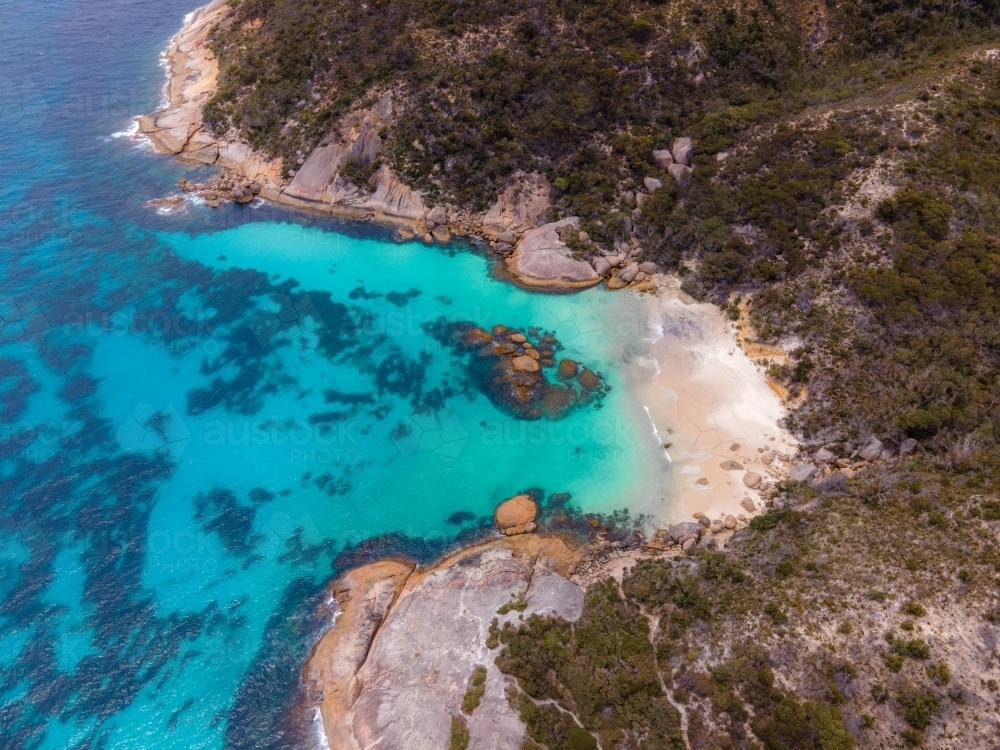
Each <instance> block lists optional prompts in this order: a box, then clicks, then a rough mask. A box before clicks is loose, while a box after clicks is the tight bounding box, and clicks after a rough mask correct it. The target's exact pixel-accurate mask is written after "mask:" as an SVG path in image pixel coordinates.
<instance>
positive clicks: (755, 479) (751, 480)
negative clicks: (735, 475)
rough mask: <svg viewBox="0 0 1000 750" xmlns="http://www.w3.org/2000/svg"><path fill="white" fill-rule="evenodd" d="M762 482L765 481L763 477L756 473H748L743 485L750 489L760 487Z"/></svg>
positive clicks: (744, 477)
mask: <svg viewBox="0 0 1000 750" xmlns="http://www.w3.org/2000/svg"><path fill="white" fill-rule="evenodd" d="M761 481H763V477H761V475H760V474H758V473H757V472H756V471H748V472H747V473H746V474H744V475H743V484H745V485H746V486H747V487H749V488H750V489H753V488H755V487H759V486H760V483H761Z"/></svg>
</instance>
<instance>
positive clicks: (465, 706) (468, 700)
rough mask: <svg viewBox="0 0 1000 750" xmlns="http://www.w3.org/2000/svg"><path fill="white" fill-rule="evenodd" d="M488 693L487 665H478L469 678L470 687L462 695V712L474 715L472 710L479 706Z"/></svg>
mask: <svg viewBox="0 0 1000 750" xmlns="http://www.w3.org/2000/svg"><path fill="white" fill-rule="evenodd" d="M485 694H486V667H484V666H480V665H477V666H476V668H475V669H474V670H473V671H472V677H470V678H469V689H468V690H466V691H465V695H464V696H462V712H463V713H465V714H468V715H469V716H472V712H473V711H475V710H476V709H477V708H479V701H481V700H482V699H483V695H485Z"/></svg>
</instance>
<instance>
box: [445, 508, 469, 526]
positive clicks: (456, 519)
mask: <svg viewBox="0 0 1000 750" xmlns="http://www.w3.org/2000/svg"><path fill="white" fill-rule="evenodd" d="M475 520H476V514H475V513H473V512H472V511H471V510H456V511H455V512H454V513H452V514H451V515H450V516H448V518H447V519H445V523H446V524H448V525H449V526H462V525H463V524H466V523H468V522H469V521H475Z"/></svg>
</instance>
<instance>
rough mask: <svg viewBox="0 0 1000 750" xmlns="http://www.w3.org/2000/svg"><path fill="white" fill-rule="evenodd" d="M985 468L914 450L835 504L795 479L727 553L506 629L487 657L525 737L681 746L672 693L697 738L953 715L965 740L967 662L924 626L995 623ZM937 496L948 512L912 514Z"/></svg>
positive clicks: (801, 741)
mask: <svg viewBox="0 0 1000 750" xmlns="http://www.w3.org/2000/svg"><path fill="white" fill-rule="evenodd" d="M997 469H1000V464H998V463H997V461H996V459H995V458H993V455H992V454H991V453H988V452H987V453H983V454H982V455H981V456H979V457H978V458H977V460H976V461H975V462H973V463H972V464H966V463H956V464H953V465H950V468H942V467H941V466H940V465H939V464H938V463H937V462H935V461H932V460H930V459H929V458H911V459H909V460H908V461H906V462H900V463H898V464H894V465H890V466H888V467H886V468H884V469H883V470H880V471H881V473H880V474H879V477H878V483H879V492H880V494H881V499H880V501H879V502H877V503H872V502H870V497H869V496H870V493H871V491H872V490H871V487H872V482H873V480H862V478H860V477H859V478H858V479H852V480H850V481H849V483H848V490H847V494H846V495H843V496H840V497H838V498H837V499H836V500H835V501H834V500H831V499H830V498H828V497H826V498H824V497H822V496H820V497H819V498H818V499H816V500H815V501H813V500H809V501H808V502H800V501H799V500H798V499H797V497H796V495H795V494H794V490H795V487H793V486H790V487H788V488H786V490H785V493H784V494H783V495H781V496H780V498H779V499H780V500H781V501H782V504H784V503H785V502H788V503H791V504H796V503H799V507H796V508H781V509H779V510H777V511H772V512H770V513H768V514H765V515H763V516H759V517H758V518H759V519H764V521H763V522H762V523H758V524H757V527H756V528H749V529H746V530H744V531H740V532H737V534H736V536H735V537H734V538H733V540H731V542H730V543H729V545H728V546H727V549H726V551H725V552H712V551H707V550H699V551H698V552H696V553H695V554H694V555H693V556H690V557H687V558H684V559H665V560H641V561H639V562H637V563H636V564H635V565H634V566H633V567H631V568H630V569H628V570H627V571H626V573H625V575H624V578H623V580H622V582H621V585H620V587H619V585H618V584H616V583H615V582H614V581H612V580H610V579H609V580H608V581H605V582H604V583H601V584H597V585H595V586H594V587H592V588H591V589H590V591H589V592H588V594H587V597H586V601H585V608H584V613H583V616H582V617H581V618H580V620H578V621H577V622H574V623H571V622H566V621H564V620H560V619H558V618H551V617H539V616H532V617H528V618H526V619H525V620H524V621H523V622H521V623H520V624H518V625H514V624H507V625H505V626H504V628H503V629H502V630H501V631H500V636H499V640H500V645H501V648H500V651H499V655H498V657H497V665H498V666H499V668H500V669H501V671H503V672H505V673H507V674H510V675H512V676H514V677H516V678H517V690H516V691H514V694H513V695H512V698H511V699H512V700H513V701H514V705H516V706H517V707H518V709H519V711H520V713H521V716H522V718H523V719H524V721H525V723H526V724H527V725H528V732H529V737H530V739H531V742H534V743H536V744H535V745H527V747H543V746H544V747H549V748H552V747H558V748H563V747H566V746H567V745H566V742H567V735H568V732H569V731H570V730H571V729H572V728H573V727H574V726H576V720H577V719H579V721H580V723H581V724H582V725H583V728H584V729H586V730H587V731H588V732H590V733H591V734H593V735H594V736H595V737H597V738H598V739H599V741H600V743H601V746H602V747H604V748H608V749H609V750H610V749H612V748H622V749H623V748H626V747H650V748H651V747H679V746H682V745H677V744H676V742H677V736H678V735H677V732H678V731H679V726H678V724H679V718H678V714H677V713H676V709H675V708H674V706H673V705H671V704H670V703H669V702H667V700H666V699H667V697H668V696H670V697H672V698H673V700H674V702H675V703H676V704H678V705H681V706H682V707H683V708H684V710H685V711H686V713H687V736H688V740H689V742H690V746H691V747H692V748H699V749H700V748H705V749H708V748H724V749H725V750H735V749H736V748H740V747H755V746H758V747H761V748H766V749H767V750H771V749H772V748H773V749H774V750H778V749H779V748H780V749H782V750H796V749H799V748H814V749H815V750H821V749H822V750H830V749H831V748H838V749H839V748H845V749H846V748H854V747H877V746H879V744H882V743H885V742H886V741H887V740H888V742H889V744H887V745H886V746H890V745H891V743H892V741H893V738H895V739H896V740H898V739H902V740H903V741H905V742H906V743H908V744H925V745H930V746H933V742H935V741H936V738H937V737H938V735H937V734H936V733H937V732H939V731H940V732H943V731H946V730H947V732H949V733H954V732H955V731H956V730H959V728H960V727H961V728H964V729H963V730H960V731H965V732H966V734H964V735H961V736H964V737H966V738H967V739H968V738H970V737H972V736H973V735H974V734H975V732H977V731H979V729H978V728H975V727H973V726H972V725H971V724H970V723H968V722H966V721H964V720H961V721H960V720H959V719H958V718H955V716H954V712H953V711H949V710H947V709H948V707H949V706H961V705H962V704H963V703H964V702H965V700H966V697H965V696H966V695H967V691H968V690H970V689H971V690H976V689H980V688H981V686H980V685H979V683H980V680H979V676H978V675H975V674H972V675H967V674H960V673H957V672H956V671H955V667H954V663H952V664H951V665H949V661H947V660H948V659H951V658H952V653H951V649H952V647H951V646H948V647H946V648H941V647H940V646H939V645H938V644H940V643H941V641H940V638H941V634H940V632H938V633H935V632H934V630H931V631H930V632H928V630H927V628H928V627H929V626H930V625H931V623H932V622H933V621H935V620H938V621H939V620H940V618H941V615H942V613H947V612H953V613H954V612H957V611H961V612H962V613H963V614H964V616H972V617H973V618H974V619H973V621H972V622H973V623H974V624H973V625H971V626H969V625H963V624H961V623H960V622H958V621H956V620H955V619H954V618H952V617H951V616H947V615H946V620H947V622H948V625H947V629H948V631H947V632H949V633H951V632H952V630H953V629H954V628H958V627H962V628H966V627H973V628H974V629H975V628H979V627H986V626H987V625H986V623H987V622H995V621H997V620H1000V617H998V616H997V615H996V613H995V609H994V605H993V603H992V602H993V598H992V594H991V593H990V592H991V591H992V590H993V587H995V586H996V582H997V580H998V578H997V573H998V571H1000V555H997V554H994V552H995V550H996V548H997V544H996V541H997V539H996V536H997V533H998V532H1000V527H997V526H996V520H995V519H994V520H991V521H986V520H983V516H984V515H990V514H991V513H992V511H991V510H990V509H991V508H992V507H993V506H992V505H991V503H993V502H994V501H992V500H990V499H989V498H990V497H993V496H995V495H992V494H991V493H994V492H996V491H997V490H998V489H1000V485H998V484H997V482H996V480H995V479H994V477H995V476H1000V472H998V471H997ZM862 476H863V475H862ZM932 507H936V508H939V509H940V510H941V512H942V515H944V516H945V517H946V519H947V521H946V523H945V524H943V525H931V524H929V523H919V519H920V518H922V517H925V516H926V515H927V513H928V509H929V508H932ZM990 518H993V516H992V515H990ZM776 519H782V520H776ZM915 550H919V554H918V553H916V552H915ZM787 560H794V561H795V562H794V570H793V572H791V573H790V574H789V575H788V576H787V577H784V578H782V577H780V576H779V575H777V574H776V571H777V569H778V567H779V566H780V565H781V564H782V563H783V562H784V561H787ZM961 571H965V572H966V573H969V574H970V575H965V576H963V575H961ZM973 573H974V574H973ZM876 581H878V582H881V583H880V584H879V585H884V586H886V587H887V588H889V587H891V589H890V590H891V591H892V594H891V595H890V594H889V593H887V592H886V591H883V590H879V589H875V588H871V585H872V583H873V582H876ZM897 602H898V603H897ZM975 618H978V619H975ZM990 618H992V620H991V619H990ZM654 622H655V623H656V628H655V629H653V628H652V627H651V623H654ZM883 622H885V623H888V624H887V625H886V626H883V627H881V628H879V623H883ZM845 625H846V626H847V627H845ZM885 631H888V632H885ZM964 632H967V633H968V632H970V631H968V630H966V631H964ZM976 632H977V631H976ZM949 637H950V636H949ZM970 637H972V638H973V639H974V638H975V636H972V635H971V634H970ZM778 673H781V676H782V677H781V679H779V678H778ZM661 680H662V683H661ZM664 690H665V691H667V692H664ZM946 715H947V716H948V717H949V718H948V719H947V721H948V724H947V727H945V726H944V720H943V718H942V717H944V716H946ZM657 722H659V723H657ZM899 723H905V732H902V733H901V732H900V730H899ZM969 732H972V734H969ZM958 736H959V735H954V737H958ZM672 743H673V744H672ZM754 743H756V744H754Z"/></svg>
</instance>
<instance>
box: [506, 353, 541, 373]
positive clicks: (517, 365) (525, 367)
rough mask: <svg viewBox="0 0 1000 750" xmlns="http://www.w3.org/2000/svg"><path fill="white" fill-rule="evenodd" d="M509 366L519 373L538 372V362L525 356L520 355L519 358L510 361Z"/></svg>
mask: <svg viewBox="0 0 1000 750" xmlns="http://www.w3.org/2000/svg"><path fill="white" fill-rule="evenodd" d="M510 364H511V366H512V367H513V368H514V369H515V370H518V371H519V372H538V362H537V361H535V359H534V358H532V357H529V356H528V355H526V354H522V355H521V356H520V357H514V358H513V359H512V360H511V361H510Z"/></svg>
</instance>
